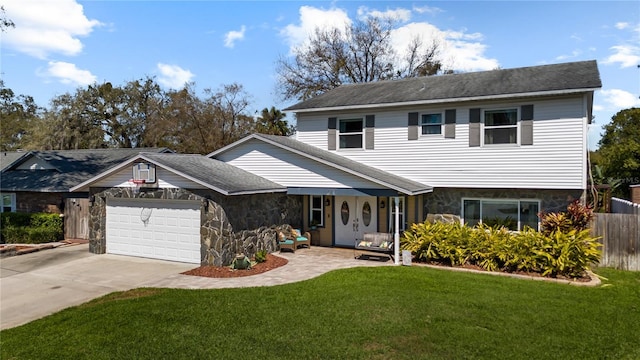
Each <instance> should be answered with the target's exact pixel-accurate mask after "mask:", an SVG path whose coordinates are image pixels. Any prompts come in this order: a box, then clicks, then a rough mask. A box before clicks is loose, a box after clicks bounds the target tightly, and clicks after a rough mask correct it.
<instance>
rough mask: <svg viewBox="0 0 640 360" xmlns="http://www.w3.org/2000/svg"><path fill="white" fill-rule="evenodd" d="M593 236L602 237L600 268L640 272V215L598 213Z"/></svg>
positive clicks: (593, 225) (592, 224) (593, 227)
mask: <svg viewBox="0 0 640 360" xmlns="http://www.w3.org/2000/svg"><path fill="white" fill-rule="evenodd" d="M591 234H592V235H593V236H599V237H601V239H600V243H602V245H603V247H602V260H601V261H600V266H605V267H613V268H616V269H621V270H632V271H640V215H630V214H603V213H597V214H595V217H594V219H593V221H592V222H591Z"/></svg>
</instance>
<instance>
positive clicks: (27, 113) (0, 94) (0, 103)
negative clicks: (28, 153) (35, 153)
mask: <svg viewBox="0 0 640 360" xmlns="http://www.w3.org/2000/svg"><path fill="white" fill-rule="evenodd" d="M41 112H42V109H41V108H40V107H38V106H37V105H36V103H35V101H34V100H33V98H32V97H31V96H26V95H18V96H16V95H15V93H14V92H13V90H11V89H10V88H7V87H5V86H4V81H2V80H0V127H1V128H0V130H1V131H0V150H2V151H12V150H17V149H21V148H25V147H27V140H28V135H29V133H30V131H31V129H32V127H34V126H35V123H37V122H38V120H39V116H40V114H41Z"/></svg>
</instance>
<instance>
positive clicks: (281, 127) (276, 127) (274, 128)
mask: <svg viewBox="0 0 640 360" xmlns="http://www.w3.org/2000/svg"><path fill="white" fill-rule="evenodd" d="M286 116H287V114H285V113H283V112H282V111H280V110H278V109H276V108H275V107H274V106H272V107H271V109H267V108H264V109H262V112H261V114H260V116H259V117H258V119H257V124H256V131H257V132H259V133H261V134H268V135H281V136H289V135H292V134H293V133H294V132H295V128H294V127H293V126H290V125H289V123H288V122H287V120H284V118H285V117H286Z"/></svg>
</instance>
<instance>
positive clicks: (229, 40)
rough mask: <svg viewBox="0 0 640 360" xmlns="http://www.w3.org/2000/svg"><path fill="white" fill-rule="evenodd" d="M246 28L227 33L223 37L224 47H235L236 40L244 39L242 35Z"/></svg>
mask: <svg viewBox="0 0 640 360" xmlns="http://www.w3.org/2000/svg"><path fill="white" fill-rule="evenodd" d="M246 30H247V28H246V27H245V26H244V25H242V27H241V28H240V31H229V32H228V33H226V34H225V35H224V46H225V47H228V48H233V47H234V46H235V42H236V41H237V40H242V39H244V33H245V31H246Z"/></svg>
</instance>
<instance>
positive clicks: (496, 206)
mask: <svg viewBox="0 0 640 360" xmlns="http://www.w3.org/2000/svg"><path fill="white" fill-rule="evenodd" d="M539 211H540V201H538V200H510V199H463V201H462V218H463V221H464V222H465V223H466V224H467V225H469V226H474V225H477V224H479V223H483V224H486V225H489V226H500V225H502V226H504V227H506V228H508V229H509V230H513V231H518V230H523V229H524V228H525V226H528V227H530V228H533V229H535V230H538V212H539Z"/></svg>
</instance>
